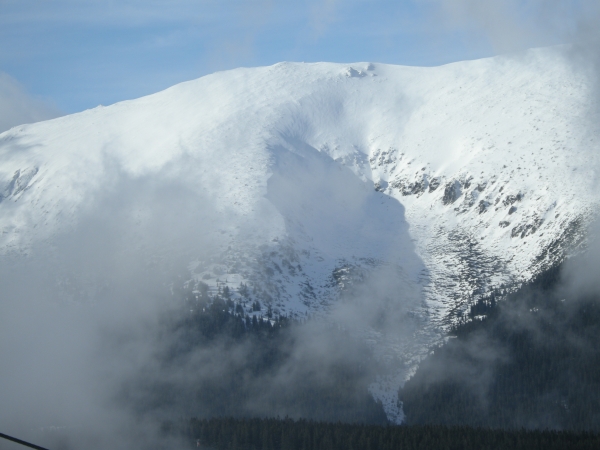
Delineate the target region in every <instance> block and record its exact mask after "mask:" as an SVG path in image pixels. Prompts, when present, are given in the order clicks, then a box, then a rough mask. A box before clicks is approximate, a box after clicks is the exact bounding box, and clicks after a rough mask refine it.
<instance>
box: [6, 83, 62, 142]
mask: <svg viewBox="0 0 600 450" xmlns="http://www.w3.org/2000/svg"><path fill="white" fill-rule="evenodd" d="M60 115H61V114H60V112H59V111H58V109H57V108H55V107H53V106H52V105H50V104H49V103H47V102H45V101H43V100H41V99H38V98H35V97H33V96H31V95H30V94H28V93H27V91H26V90H25V88H24V87H23V86H21V85H20V84H19V83H18V82H17V81H16V80H14V79H13V78H11V77H10V76H8V75H7V74H5V73H2V72H0V133H1V132H3V131H6V130H8V129H9V128H12V127H14V126H17V125H21V124H23V123H32V122H39V121H40V120H46V119H52V118H54V117H58V116H60Z"/></svg>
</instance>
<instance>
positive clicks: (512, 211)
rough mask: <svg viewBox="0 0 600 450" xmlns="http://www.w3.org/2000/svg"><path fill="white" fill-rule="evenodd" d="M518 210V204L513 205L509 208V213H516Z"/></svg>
mask: <svg viewBox="0 0 600 450" xmlns="http://www.w3.org/2000/svg"><path fill="white" fill-rule="evenodd" d="M516 211H517V207H516V206H511V207H510V209H509V210H508V214H509V215H510V214H512V213H514V212H516Z"/></svg>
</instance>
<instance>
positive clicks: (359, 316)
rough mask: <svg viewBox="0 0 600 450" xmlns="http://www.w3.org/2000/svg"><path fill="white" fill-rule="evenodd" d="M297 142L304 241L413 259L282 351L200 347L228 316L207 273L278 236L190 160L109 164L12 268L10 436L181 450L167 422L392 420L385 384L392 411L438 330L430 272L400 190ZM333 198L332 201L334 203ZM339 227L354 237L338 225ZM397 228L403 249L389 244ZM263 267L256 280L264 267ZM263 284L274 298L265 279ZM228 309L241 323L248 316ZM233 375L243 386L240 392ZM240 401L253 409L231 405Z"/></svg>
mask: <svg viewBox="0 0 600 450" xmlns="http://www.w3.org/2000/svg"><path fill="white" fill-rule="evenodd" d="M294 145H295V146H296V147H294V148H295V151H296V152H297V153H296V154H292V153H291V152H289V150H288V149H283V148H282V149H280V157H281V160H280V161H277V162H275V163H274V164H273V170H274V172H275V173H274V174H273V175H272V177H271V179H270V181H269V187H268V189H267V190H268V194H267V199H269V201H270V202H271V205H272V206H271V208H276V209H277V211H279V212H280V213H282V214H283V215H284V217H286V218H287V220H288V224H287V231H288V232H289V233H290V236H292V238H296V239H297V240H301V239H309V240H311V241H312V239H313V238H317V237H318V236H320V239H323V242H322V244H323V245H322V246H321V247H322V248H321V250H322V255H323V257H324V259H325V262H324V263H326V264H334V262H335V258H336V251H338V250H337V249H336V247H337V245H338V244H336V242H338V243H342V242H345V241H347V240H351V241H356V245H358V244H359V243H360V242H362V241H361V240H366V248H365V249H360V248H355V250H358V251H359V252H366V253H364V254H365V256H369V250H368V249H369V248H371V247H372V249H371V250H376V249H378V248H382V247H385V246H386V245H387V246H388V252H387V254H388V257H389V259H390V260H392V261H394V260H398V259H399V258H400V259H403V260H406V261H409V262H410V261H412V263H410V264H407V265H406V267H400V266H398V265H396V264H389V263H387V264H382V262H380V261H372V262H370V263H368V264H366V265H365V267H360V266H356V265H349V266H347V267H346V266H343V267H342V268H341V269H343V270H349V271H352V270H355V271H356V273H354V274H352V273H351V274H350V275H351V276H348V277H346V278H344V279H345V280H346V281H345V287H344V289H343V294H342V296H341V297H340V300H339V302H337V303H331V304H329V305H327V307H326V308H325V309H324V310H322V312H321V313H319V315H318V316H313V317H311V318H309V317H308V316H301V315H296V316H295V317H292V318H291V320H293V323H292V324H291V325H289V326H287V328H285V331H282V332H281V333H280V335H278V336H280V337H277V338H274V339H272V340H266V341H264V340H261V339H262V338H260V335H252V334H249V335H248V337H247V338H240V339H232V337H231V336H230V335H228V334H227V333H220V334H219V333H217V334H216V335H215V336H212V335H206V336H201V335H199V334H198V333H201V331H199V330H201V328H198V326H199V325H198V324H200V323H201V322H202V320H205V317H204V316H202V314H203V312H204V311H209V310H210V308H211V307H212V306H211V298H210V297H208V296H207V295H206V293H207V292H208V290H207V289H208V287H207V285H204V284H203V282H202V280H201V279H199V278H198V275H195V274H194V273H193V272H194V267H195V265H194V261H217V262H219V261H220V260H221V259H222V258H230V259H231V258H235V256H232V255H236V254H239V253H243V252H242V250H244V251H246V250H247V249H244V248H242V247H240V248H232V243H235V242H240V245H242V246H244V245H247V244H246V243H245V241H244V239H245V238H244V237H245V236H249V235H253V233H255V228H256V227H259V228H260V227H262V222H261V220H258V219H257V221H253V220H249V221H247V222H246V224H244V225H242V226H240V227H237V228H236V227H233V226H232V224H234V223H239V220H238V219H236V217H235V213H233V212H231V211H229V212H228V210H226V209H223V208H222V207H220V205H218V204H217V201H218V200H217V199H215V198H211V197H209V196H207V195H205V194H204V193H203V191H202V190H196V189H194V188H192V187H190V184H189V183H187V181H186V180H187V178H186V177H185V176H183V177H182V176H181V173H180V172H178V171H173V170H172V169H173V166H174V165H181V164H183V163H182V161H180V160H177V161H174V162H172V163H169V164H167V165H166V166H165V167H164V168H162V169H160V170H158V171H154V172H152V173H151V174H144V175H137V176H134V175H132V174H129V173H127V172H125V171H124V170H122V168H121V167H120V166H119V164H118V163H117V162H111V161H107V162H105V164H104V166H103V169H102V170H104V171H105V173H106V175H107V176H106V177H105V178H104V179H105V180H107V182H106V183H105V185H104V186H103V189H101V190H97V191H95V193H93V194H90V195H89V196H88V198H87V200H86V202H85V203H84V204H83V205H82V207H81V208H80V209H78V210H77V212H76V220H75V221H73V222H71V223H72V224H71V225H68V226H62V227H61V228H58V230H59V231H58V232H55V233H53V234H50V235H47V236H46V235H43V236H46V237H44V238H42V239H40V240H34V241H33V242H32V243H31V245H29V246H28V247H27V248H26V249H25V250H24V251H21V252H10V251H9V252H6V253H5V254H4V255H3V256H2V258H1V260H0V264H1V266H0V286H2V302H1V303H0V330H1V331H0V354H2V355H3V364H2V367H1V369H0V376H1V377H2V379H3V387H2V389H1V390H0V403H2V405H3V408H1V411H0V421H2V423H3V424H4V425H3V426H4V429H3V432H5V433H7V434H10V435H14V436H18V437H20V438H21V439H26V440H29V441H32V442H35V443H37V444H38V445H45V446H47V447H49V448H52V449H54V448H65V449H70V448H83V447H86V448H90V449H94V448H98V449H100V448H109V447H110V448H116V449H119V448H129V449H131V448H172V446H173V445H174V443H177V442H178V441H177V439H178V437H177V436H173V435H165V434H164V433H163V432H162V431H161V430H162V429H163V427H164V424H166V423H177V421H181V420H182V419H189V418H191V417H211V416H219V415H236V416H242V417H254V416H261V417H264V416H269V417H276V416H279V417H285V416H288V417H294V418H300V417H308V418H313V419H316V420H330V421H334V420H346V421H350V422H354V421H365V420H367V421H369V420H372V421H376V422H377V423H385V422H386V421H387V419H386V418H385V414H384V413H383V409H382V407H381V405H380V404H379V405H378V403H376V401H375V400H374V399H373V397H372V394H371V393H370V392H369V389H371V391H372V392H373V393H374V394H375V397H376V398H377V400H382V399H383V397H382V395H379V396H378V395H377V394H378V393H379V394H380V391H381V389H379V388H377V387H373V386H374V385H373V383H376V382H377V380H378V379H380V378H381V376H386V374H387V375H389V376H397V375H398V370H400V369H402V368H403V364H404V361H403V360H402V359H401V358H400V357H399V352H398V351H397V349H396V347H397V346H398V345H401V346H405V347H406V348H413V350H414V348H416V347H418V345H417V343H416V342H415V339H414V336H415V334H417V333H418V332H420V331H422V325H423V321H424V320H425V319H424V318H423V317H422V316H421V314H422V312H423V309H424V307H423V303H422V294H421V292H420V290H419V288H417V286H416V284H415V279H414V276H415V272H416V273H418V272H419V271H420V270H421V269H422V263H420V260H419V258H418V257H417V256H416V255H414V249H413V246H412V243H411V241H410V239H409V238H408V234H407V227H406V223H405V221H404V216H403V214H404V210H403V208H402V207H401V205H400V204H399V203H397V202H396V201H395V200H391V199H390V200H389V202H391V203H393V205H392V204H389V205H387V206H373V205H374V204H377V205H379V204H380V197H381V198H383V197H384V195H383V194H381V193H378V192H375V191H374V190H373V188H372V186H371V185H370V184H369V183H368V182H365V181H363V180H360V179H359V178H358V177H357V176H356V175H355V174H354V173H353V172H352V171H350V170H349V169H347V168H344V167H343V166H341V165H340V164H339V163H338V162H334V161H332V160H331V159H330V158H327V157H324V156H323V155H321V154H320V153H319V152H318V151H317V150H316V149H313V148H311V147H309V146H306V145H305V144H304V146H302V145H301V144H299V143H294ZM294 148H292V150H293V149H294ZM286 155H287V156H286ZM181 158H182V159H183V161H185V164H183V167H185V166H187V167H194V164H195V163H196V162H195V161H194V159H193V157H190V156H185V155H184V156H182V157H181ZM184 172H185V170H184ZM185 173H187V172H185ZM325 199H331V200H330V203H327V202H326V203H325V205H320V203H322V202H323V201H325ZM374 200H377V202H374ZM317 205H318V206H317ZM340 205H341V206H340ZM2 206H3V207H7V208H8V207H10V205H9V204H3V205H2ZM299 206H302V208H305V207H309V208H314V207H317V208H316V209H315V210H312V211H308V212H307V210H306V209H298V207H299ZM384 207H386V208H390V209H391V210H392V211H393V213H389V214H388V216H389V217H390V220H392V219H393V220H392V222H391V224H390V223H376V222H373V221H370V220H368V218H369V217H370V216H371V214H372V213H373V212H374V210H373V208H384ZM262 213H264V212H261V211H260V210H259V211H258V214H262ZM297 214H298V215H297ZM263 216H264V214H263ZM269 217H273V215H272V213H269V215H267V216H266V217H263V219H262V220H267V219H268V218H269ZM340 217H343V218H344V220H343V221H342V222H343V225H342V226H340V227H336V226H335V220H338V221H339V220H340ZM295 220H298V221H301V222H302V223H303V226H302V227H301V228H302V233H305V234H304V237H302V236H301V235H300V234H297V233H296V234H294V233H295V232H294V230H295V229H296V228H295V227H297V226H298V223H295V224H294V221H295ZM392 225H396V227H394V226H392ZM234 228H235V231H232V229H234ZM223 230H228V231H227V232H224V231H223ZM296 231H297V230H296ZM319 233H321V234H319ZM389 233H392V234H393V235H394V238H393V239H390V240H388V239H386V236H388V235H389ZM267 234H268V233H267ZM336 234H337V236H336ZM316 244H319V242H317V243H316ZM363 244H364V242H363ZM233 245H235V244H233ZM311 245H312V244H311ZM264 247H265V248H264V249H263V250H258V249H255V250H253V251H254V252H256V253H255V255H256V256H258V255H260V254H270V252H273V251H280V249H281V243H280V242H279V241H278V240H277V239H274V240H273V241H271V242H267V245H266V246H264ZM284 250H285V249H284ZM359 255H360V253H359ZM411 255H412V256H411ZM411 258H412V259H411ZM257 261H258V262H257V263H255V265H253V266H252V267H253V269H255V270H256V272H257V273H261V270H266V269H265V268H261V267H260V264H261V262H260V259H258V260H257ZM291 261H292V262H293V261H294V259H293V258H291ZM234 262H235V261H234ZM297 262H299V260H298V261H297ZM355 263H356V261H355ZM246 269H248V268H246ZM354 275H356V276H354ZM263 281H264V280H263ZM266 282H268V279H267V281H265V283H266ZM253 283H254V284H253V285H252V287H253V288H254V287H255V288H257V289H259V290H260V289H261V288H263V287H264V286H261V284H260V283H261V279H260V278H255V279H254V282H253ZM269 292H271V291H269ZM233 293H234V294H235V295H234V296H233V297H232V298H233V300H234V301H235V303H236V305H237V306H236V308H237V307H239V308H242V309H243V311H244V313H248V308H249V307H250V303H251V302H250V300H246V299H245V298H243V297H242V296H240V295H238V294H237V293H236V292H235V290H233ZM216 294H218V293H217V292H210V295H213V296H214V295H216ZM213 298H215V297H213ZM221 298H223V299H225V298H226V297H221ZM257 298H258V297H257ZM315 300H316V301H319V300H321V299H319V298H316V299H315ZM215 302H216V300H215ZM219 302H221V303H219ZM219 302H216V303H215V304H216V305H221V304H223V305H226V303H222V302H223V300H219ZM261 302H262V310H261V311H260V312H259V313H258V314H260V316H266V314H267V308H268V309H269V311H270V310H271V309H272V310H273V311H274V314H275V316H274V317H273V319H272V320H277V319H278V318H279V314H280V313H279V312H277V311H278V308H277V306H276V304H275V303H274V302H273V303H270V302H268V301H265V300H264V299H262V298H261ZM227 308H228V307H227V306H223V312H224V313H225V311H227V312H226V313H225V314H226V315H229V316H231V315H232V314H233V312H234V310H235V309H231V310H228V309H227ZM317 309H318V308H317ZM317 309H314V310H315V311H316V310H317ZM309 310H311V309H309ZM311 311H312V310H311ZM216 313H218V314H220V311H217V312H215V314H216ZM198 314H200V316H199V315H198ZM258 314H256V315H258ZM269 314H270V313H269ZM219 317H221V318H222V317H223V316H222V315H221V316H219ZM248 317H251V316H248ZM240 320H241V319H240ZM265 320H266V317H265ZM267 323H268V322H267ZM269 326H271V325H269ZM207 336H208V337H207ZM257 336H258V337H257ZM386 342H387V346H386V345H383V344H385V343H386ZM273 346H274V347H273ZM265 349H266V350H265ZM269 349H271V350H269ZM269 355H275V362H271V363H269V364H270V365H267V366H266V367H267V369H262V368H261V367H256V363H254V362H253V361H254V359H257V360H259V361H263V360H264V361H269V358H271V356H269ZM378 377H379V378H378ZM230 379H231V380H235V385H231V386H229V388H228V384H227V383H229V382H230V381H229V380H230ZM231 392H235V393H239V396H240V399H241V400H237V399H233V400H232V399H228V398H227V396H228V393H231ZM215 393H220V394H219V395H216V394H215ZM332 393H333V394H332ZM215 395H216V396H215ZM329 397H331V398H329ZM323 399H325V400H323ZM315 402H316V403H315ZM323 402H325V403H323ZM317 404H318V405H320V404H323V405H324V406H322V407H315V405H317ZM357 405H358V406H357ZM3 445H4V444H3ZM9 445H10V444H9ZM178 445H183V444H182V443H180V444H178ZM186 445H187V444H186ZM3 448H4V447H3ZM6 448H9V447H6Z"/></svg>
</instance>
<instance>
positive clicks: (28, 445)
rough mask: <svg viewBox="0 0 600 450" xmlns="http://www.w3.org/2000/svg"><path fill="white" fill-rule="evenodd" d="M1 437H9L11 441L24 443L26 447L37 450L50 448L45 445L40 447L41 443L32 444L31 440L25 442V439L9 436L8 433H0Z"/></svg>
mask: <svg viewBox="0 0 600 450" xmlns="http://www.w3.org/2000/svg"><path fill="white" fill-rule="evenodd" d="M0 438H4V439H7V440H9V441H13V442H16V443H17V444H21V445H24V446H25V447H29V448H35V449H37V450H48V449H47V448H45V447H40V446H39V445H35V444H30V443H29V442H25V441H22V440H21V439H17V438H14V437H12V436H9V435H8V434H4V433H0Z"/></svg>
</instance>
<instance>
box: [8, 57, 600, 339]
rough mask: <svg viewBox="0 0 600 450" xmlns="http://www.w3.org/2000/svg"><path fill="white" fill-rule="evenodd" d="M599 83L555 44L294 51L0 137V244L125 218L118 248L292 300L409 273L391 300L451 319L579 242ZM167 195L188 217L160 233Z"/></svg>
mask: <svg viewBox="0 0 600 450" xmlns="http://www.w3.org/2000/svg"><path fill="white" fill-rule="evenodd" d="M589 89H590V88H589V86H588V84H587V82H586V80H585V79H584V78H583V77H582V76H581V75H579V74H576V73H574V72H572V71H571V70H570V65H569V64H568V63H567V62H566V61H565V60H564V59H563V57H562V56H561V55H560V52H559V51H558V50H556V49H554V50H548V49H546V50H532V51H529V52H527V53H526V54H522V55H519V56H518V57H511V58H509V57H496V58H492V59H485V60H478V61H469V62H461V63H456V64H450V65H446V66H442V67H435V68H416V67H400V66H391V65H384V64H370V63H357V64H350V65H347V64H330V63H318V64H298V63H280V64H276V65H274V66H271V67H261V68H252V69H236V70H232V71H228V72H222V73H216V74H213V75H209V76H206V77H203V78H200V79H198V80H194V81H190V82H186V83H182V84H179V85H177V86H174V87H172V88H170V89H167V90H165V91H163V92H160V93H157V94H154V95H151V96H148V97H144V98H140V99H137V100H132V101H125V102H121V103H118V104H115V105H112V106H109V107H98V108H95V109H92V110H88V111H84V112H82V113H79V114H74V115H70V116H66V117H61V118H58V119H55V120H51V121H47V122H41V123H37V124H32V125H25V126H20V127H16V128H13V129H11V130H9V131H7V132H5V133H3V134H0V160H1V161H2V162H1V164H0V230H1V231H0V233H1V235H0V251H1V253H2V254H3V255H5V257H12V255H15V254H31V252H35V248H36V246H39V245H42V243H44V245H45V244H48V243H50V244H51V245H55V246H56V245H59V244H57V242H60V241H59V240H58V239H59V238H60V237H61V236H65V235H69V234H70V233H77V232H79V231H78V230H80V229H81V228H82V227H87V228H89V227H90V223H95V221H94V217H99V216H102V217H103V220H104V219H105V218H106V217H107V216H113V215H114V216H115V217H116V218H117V219H118V220H117V219H115V223H118V225H114V224H113V225H111V226H116V227H117V228H112V229H118V230H119V233H120V234H121V235H122V237H121V238H120V239H122V241H120V244H118V245H115V248H119V249H121V248H122V247H123V245H124V244H125V243H127V245H129V246H131V248H135V249H147V248H148V245H149V244H148V242H150V239H148V236H153V237H156V238H157V239H155V240H158V241H161V245H162V247H161V249H160V251H166V250H165V249H166V248H169V246H170V242H171V241H169V239H172V242H173V243H177V245H179V246H180V247H177V246H176V245H175V244H173V245H174V246H175V247H176V248H175V247H174V248H173V250H177V251H179V250H181V251H183V253H185V257H186V258H187V260H186V261H187V262H186V264H188V267H189V269H190V270H191V272H192V274H193V276H194V277H195V279H197V280H202V281H203V282H205V283H207V284H209V285H210V286H211V287H212V288H216V286H217V285H218V284H221V285H222V284H223V283H227V284H229V285H230V286H231V287H237V286H238V285H239V283H240V282H246V283H249V284H250V285H251V286H254V289H255V291H254V295H255V296H257V297H260V298H262V299H263V302H266V303H269V304H270V305H271V306H272V307H273V308H274V309H275V310H276V311H279V312H285V313H299V314H303V313H305V312H314V311H324V310H329V309H331V307H332V305H334V304H335V302H336V300H337V299H338V298H339V295H340V293H341V292H344V290H346V291H347V290H348V286H349V285H352V284H353V283H354V284H356V283H357V282H359V281H360V280H365V279H367V278H368V277H369V276H370V275H369V274H370V273H371V272H373V271H379V272H380V273H385V274H387V275H389V276H388V277H385V278H386V279H389V278H390V277H391V275H390V274H393V277H395V278H397V280H400V281H394V283H396V284H390V286H387V288H386V289H383V291H385V292H383V293H381V297H382V298H383V297H386V296H387V297H389V293H390V292H391V291H393V292H396V293H397V292H402V295H397V296H396V300H395V301H396V302H397V304H396V305H395V306H394V307H397V306H398V305H400V306H399V308H400V309H401V310H402V311H403V313H406V312H412V313H414V314H416V315H417V316H419V317H420V318H421V319H419V320H423V321H425V322H427V321H429V320H430V319H432V323H433V324H441V323H445V322H447V321H448V320H450V319H451V318H452V317H453V316H454V314H456V313H457V312H458V311H460V310H461V309H464V308H465V307H466V303H467V302H468V301H469V300H470V299H471V298H472V296H473V295H477V294H478V293H482V292H485V291H486V290H488V289H490V288H491V287H493V286H498V285H500V284H503V283H509V282H515V281H522V280H525V279H527V278H529V277H531V276H532V275H534V274H535V273H536V272H537V271H539V270H540V269H541V268H543V267H545V266H547V265H549V264H551V263H552V262H553V261H555V260H557V259H560V258H562V256H563V254H564V252H565V251H568V249H569V248H570V247H571V246H573V245H576V244H577V243H578V242H579V240H580V239H581V237H582V236H583V230H584V229H585V225H586V224H587V223H588V222H589V220H590V219H591V217H592V216H593V214H594V211H595V209H596V206H597V203H598V200H599V194H598V193H597V192H598V190H597V189H595V176H596V175H595V170H596V167H598V160H597V154H598V152H597V147H598V138H599V136H598V132H597V129H596V128H595V125H594V124H595V123H596V122H597V121H595V120H594V119H595V118H596V117H595V116H594V115H593V113H592V112H591V110H590V108H589V105H588V100H587V98H588V96H589ZM152 186H154V188H152ZM138 188H140V189H142V190H143V191H144V192H145V193H146V194H144V195H138V194H136V192H138V191H139V189H138ZM107 198H108V199H109V200H107ZM111 198H112V199H113V200H114V199H115V198H126V200H123V205H121V207H120V208H119V209H118V213H114V210H113V209H110V208H107V206H106V205H107V203H110V199H111ZM165 198H166V199H167V200H165ZM160 199H162V200H160ZM181 199H183V200H181ZM178 201H181V203H177V202H178ZM156 205H160V206H161V207H164V208H165V211H164V216H165V217H167V216H169V215H170V216H174V217H175V218H174V219H170V220H166V219H165V220H166V221H165V223H162V222H161V224H160V226H157V225H156V217H154V216H153V214H155V213H154V212H153V211H154V210H155V209H156V208H155V206H156ZM165 205H167V206H165ZM98 211H100V212H98ZM95 214H96V215H95ZM161 214H162V212H161ZM161 227H162V228H161ZM178 227H180V228H178ZM87 228H86V229H87ZM92 228H93V226H92ZM165 229H169V230H171V229H173V230H175V231H173V232H172V233H171V234H168V233H167V235H168V236H166V237H164V236H161V234H160V233H161V231H164V230H165ZM179 235H183V236H185V241H186V243H187V244H190V245H187V244H185V245H182V243H181V242H179V241H177V236H179ZM192 244H193V245H192ZM153 245H155V243H154V244H153ZM151 247H152V246H151ZM184 250H185V251H184ZM156 251H158V250H157V248H156V247H152V250H148V251H141V250H140V252H139V253H137V254H138V255H139V256H140V258H148V259H152V258H153V257H154V255H153V252H156ZM134 253H135V252H134ZM120 260H121V259H119V258H116V259H115V261H116V263H118V262H119V261H120ZM90 270H93V269H90ZM383 278H384V277H381V279H383ZM386 282H387V281H386ZM384 284H385V282H384ZM371 292H374V291H373V289H371ZM377 295H378V294H377V293H375V294H373V296H374V297H376V296H377ZM373 301H376V300H373ZM385 304H386V305H387V303H385ZM394 317H395V316H394V315H392V319H393V318H394ZM392 319H389V320H392ZM425 322H423V323H425ZM423 326H424V327H425V328H426V326H425V325H423ZM372 338H373V339H375V340H377V339H381V336H379V337H377V336H375V337H372ZM397 345H398V346H401V345H402V344H401V343H400V342H398V343H397ZM392 347H393V348H396V349H398V348H399V347H397V346H396V347H394V346H393V345H392V346H391V347H390V348H392Z"/></svg>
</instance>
